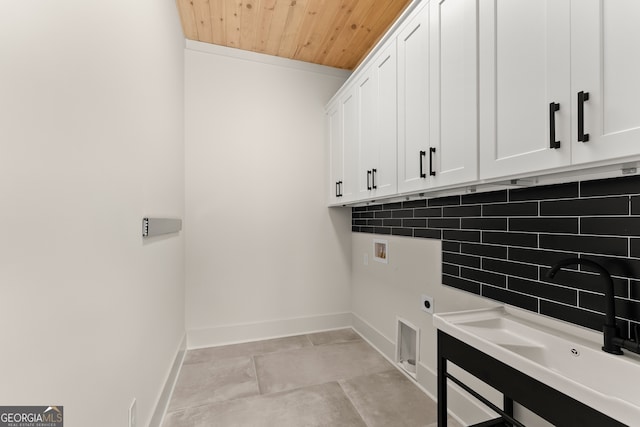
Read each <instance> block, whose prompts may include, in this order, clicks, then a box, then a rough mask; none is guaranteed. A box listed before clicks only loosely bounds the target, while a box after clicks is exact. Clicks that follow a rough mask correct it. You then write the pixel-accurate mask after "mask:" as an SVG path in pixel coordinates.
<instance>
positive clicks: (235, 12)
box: [193, 0, 242, 49]
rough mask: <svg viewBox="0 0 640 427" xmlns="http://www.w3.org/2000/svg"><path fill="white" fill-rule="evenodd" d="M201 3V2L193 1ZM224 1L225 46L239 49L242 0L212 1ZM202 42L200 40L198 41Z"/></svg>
mask: <svg viewBox="0 0 640 427" xmlns="http://www.w3.org/2000/svg"><path fill="white" fill-rule="evenodd" d="M193 1H202V0H193ZM213 1H224V2H225V5H224V15H225V18H224V27H225V36H226V38H227V44H226V45H227V46H229V47H235V48H236V49H239V48H240V25H241V23H242V0H213ZM200 41H202V40H200Z"/></svg>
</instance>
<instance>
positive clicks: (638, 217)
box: [352, 175, 640, 335]
mask: <svg viewBox="0 0 640 427" xmlns="http://www.w3.org/2000/svg"><path fill="white" fill-rule="evenodd" d="M352 231H353V232H360V233H376V234H392V235H396V236H407V237H413V238H432V239H440V240H442V250H443V254H442V261H443V265H442V273H443V274H442V283H443V284H444V285H445V286H450V287H454V288H457V289H460V290H463V291H467V292H471V293H474V294H476V295H482V296H484V297H486V298H490V299H493V300H496V301H500V302H503V303H505V304H510V305H514V306H517V307H520V308H524V309H526V310H530V311H534V312H537V313H540V314H544V315H547V316H551V317H555V318H557V319H561V320H564V321H568V322H572V323H575V324H578V325H581V326H585V327H588V328H591V329H596V330H600V329H601V327H602V323H603V313H604V307H603V304H602V299H603V296H602V294H603V289H602V286H601V279H600V278H599V276H598V274H597V272H595V271H593V270H590V269H589V268H588V267H585V266H582V267H580V268H578V267H569V268H568V269H565V270H562V271H560V272H559V273H558V275H557V276H556V278H555V280H553V281H550V280H548V279H546V277H545V274H546V271H547V270H548V268H549V267H550V266H551V265H553V264H554V263H555V262H557V261H559V260H560V259H563V258H566V257H585V258H589V259H592V260H594V261H596V262H599V263H600V264H602V265H603V266H604V267H605V268H607V269H608V270H609V271H610V272H611V274H612V276H613V279H614V285H615V293H616V307H617V308H618V313H617V314H618V323H619V325H620V326H621V330H622V332H623V334H626V335H629V334H631V331H632V330H634V328H635V327H636V325H638V324H639V323H640V238H639V237H638V236H640V175H636V176H629V177H621V178H611V179H604V180H595V181H583V182H572V183H567V184H557V185H549V186H539V187H528V188H517V189H511V190H500V191H493V192H486V193H474V194H466V195H463V196H448V197H440V198H433V199H417V200H410V201H405V202H397V203H386V204H378V205H370V206H360V207H355V208H353V209H352Z"/></svg>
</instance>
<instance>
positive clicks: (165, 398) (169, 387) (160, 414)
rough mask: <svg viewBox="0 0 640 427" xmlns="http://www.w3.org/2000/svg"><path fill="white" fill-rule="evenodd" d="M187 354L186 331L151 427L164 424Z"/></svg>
mask: <svg viewBox="0 0 640 427" xmlns="http://www.w3.org/2000/svg"><path fill="white" fill-rule="evenodd" d="M186 354H187V334H186V333H185V334H184V335H183V337H182V340H181V341H180V345H179V346H178V349H177V351H176V356H175V358H174V359H173V364H172V365H171V369H170V370H169V374H168V375H167V379H166V380H165V382H164V387H163V388H162V391H161V392H160V397H158V402H157V403H156V408H155V410H154V411H153V415H152V416H151V421H150V422H149V427H160V426H161V425H162V419H163V418H164V414H165V412H166V410H167V406H168V405H169V400H170V399H171V395H172V394H173V388H174V387H175V385H176V380H177V379H178V374H179V373H180V368H181V367H182V361H183V360H184V356H185V355H186Z"/></svg>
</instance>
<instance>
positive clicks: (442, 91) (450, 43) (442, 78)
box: [427, 0, 511, 187]
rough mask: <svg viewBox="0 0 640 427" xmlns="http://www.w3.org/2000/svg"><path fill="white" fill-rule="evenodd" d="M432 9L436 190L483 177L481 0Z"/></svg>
mask: <svg viewBox="0 0 640 427" xmlns="http://www.w3.org/2000/svg"><path fill="white" fill-rule="evenodd" d="M483 1H484V0H483ZM430 6H431V58H432V59H431V88H432V89H431V94H430V95H431V141H430V150H429V151H428V152H427V157H428V158H429V159H428V160H432V163H433V165H430V166H431V169H433V172H434V173H435V175H434V176H433V177H432V178H433V186H436V187H441V186H448V185H453V184H461V183H465V182H470V181H475V180H477V179H478V25H477V22H478V9H477V6H478V2H477V1H476V0H437V1H432V2H431V5H430ZM508 101H511V100H508ZM434 149H435V151H434ZM430 163H431V162H430ZM427 174H428V172H427Z"/></svg>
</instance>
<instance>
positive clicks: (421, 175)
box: [420, 151, 427, 178]
mask: <svg viewBox="0 0 640 427" xmlns="http://www.w3.org/2000/svg"><path fill="white" fill-rule="evenodd" d="M426 155H427V152H426V151H420V178H426V177H427V174H426V173H424V172H423V171H422V159H424V157H425V156H426Z"/></svg>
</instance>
